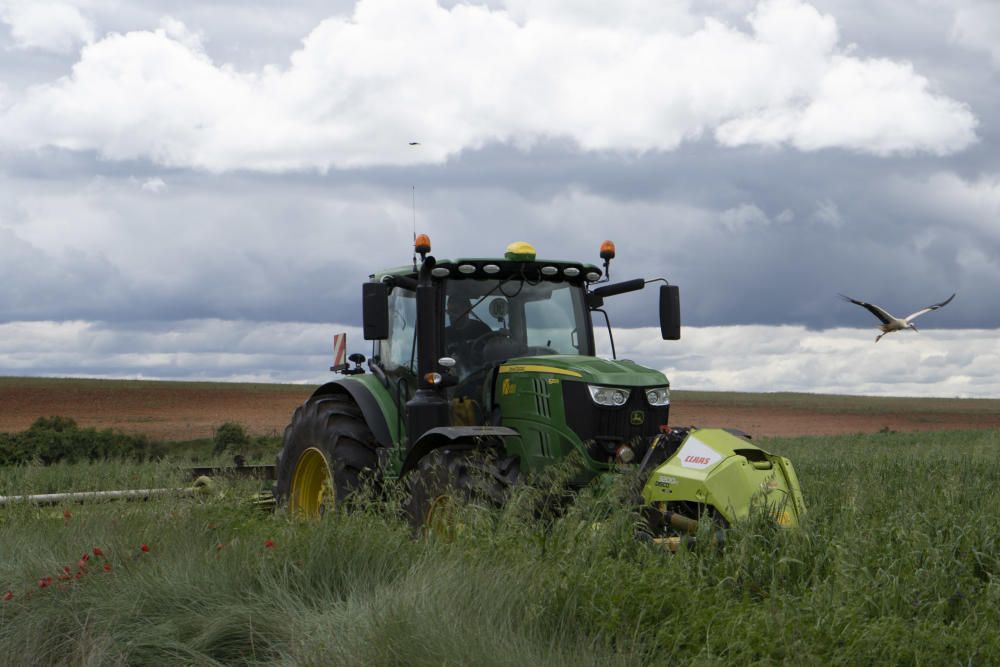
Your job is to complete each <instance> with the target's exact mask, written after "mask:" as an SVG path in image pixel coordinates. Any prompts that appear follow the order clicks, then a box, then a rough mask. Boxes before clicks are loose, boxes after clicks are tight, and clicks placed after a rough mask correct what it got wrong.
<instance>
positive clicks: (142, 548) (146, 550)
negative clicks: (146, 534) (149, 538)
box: [139, 544, 149, 554]
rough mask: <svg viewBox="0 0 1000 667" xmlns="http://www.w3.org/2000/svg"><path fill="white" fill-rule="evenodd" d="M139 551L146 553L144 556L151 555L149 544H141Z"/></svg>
mask: <svg viewBox="0 0 1000 667" xmlns="http://www.w3.org/2000/svg"><path fill="white" fill-rule="evenodd" d="M139 550H140V551H142V553H144V554H145V553H149V545H148V544H140V545H139Z"/></svg>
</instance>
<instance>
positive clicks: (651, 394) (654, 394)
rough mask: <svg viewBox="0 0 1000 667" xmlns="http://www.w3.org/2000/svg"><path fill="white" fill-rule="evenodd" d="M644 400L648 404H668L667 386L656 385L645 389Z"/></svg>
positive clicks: (668, 390) (668, 392) (668, 391)
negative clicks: (653, 387)
mask: <svg viewBox="0 0 1000 667" xmlns="http://www.w3.org/2000/svg"><path fill="white" fill-rule="evenodd" d="M646 400H647V401H649V404H650V405H655V406H663V405H670V389H669V388H667V387H656V388H655V389H647V390H646Z"/></svg>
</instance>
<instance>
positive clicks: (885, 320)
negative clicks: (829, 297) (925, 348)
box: [840, 294, 955, 343]
mask: <svg viewBox="0 0 1000 667" xmlns="http://www.w3.org/2000/svg"><path fill="white" fill-rule="evenodd" d="M840 297H841V298H842V299H844V300H845V301H850V302H851V303H856V304H858V305H859V306H861V307H862V308H864V309H866V310H867V311H868V312H870V313H871V314H872V315H874V316H875V317H877V318H878V319H879V320H880V321H881V322H882V324H881V325H880V326H879V329H881V330H882V333H880V334H879V335H878V336H876V337H875V342H876V343H877V342H878V341H879V338H881V337H882V336H884V335H886V334H887V333H892V332H893V331H902V330H903V329H913V330H914V331H916V330H917V328H916V327H915V326H913V324H912V321H913V320H915V319H916V318H918V317H920V316H921V315H923V314H924V313H929V312H931V311H932V310H937V309H938V308H943V307H945V306H947V305H948V304H949V303H951V300H952V299H954V298H955V295H954V294H952V295H951V296H949V297H948V298H947V299H945V300H944V301H942V302H941V303H935V304H934V305H933V306H927V307H926V308H921V309H920V310H918V311H917V312H915V313H912V314H910V315H907V316H906V317H903V318H900V317H896V316H894V315H892V314H891V313H889V312H887V311H886V310H885V309H883V308H879V307H878V306H876V305H875V304H873V303H865V302H864V301H858V300H857V299H852V298H851V297H849V296H844V295H843V294H841V295H840Z"/></svg>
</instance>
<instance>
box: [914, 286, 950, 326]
mask: <svg viewBox="0 0 1000 667" xmlns="http://www.w3.org/2000/svg"><path fill="white" fill-rule="evenodd" d="M957 293H958V292H956V293H955V294H957ZM955 294H952V295H951V296H949V297H948V298H947V299H945V300H944V301H942V302H941V303H935V304H934V305H933V306H927V307H926V308H921V309H920V310H918V311H917V312H915V313H913V314H912V315H907V316H906V321H907V322H909V321H910V320H912V319H914V318H917V317H919V316H921V315H923V314H924V313H929V312H931V311H932V310H937V309H938V308H943V307H945V306H947V305H948V304H949V303H951V300H952V299H954V298H955Z"/></svg>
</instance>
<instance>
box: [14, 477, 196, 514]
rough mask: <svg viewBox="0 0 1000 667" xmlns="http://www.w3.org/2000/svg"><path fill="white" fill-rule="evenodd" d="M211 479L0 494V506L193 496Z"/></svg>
mask: <svg viewBox="0 0 1000 667" xmlns="http://www.w3.org/2000/svg"><path fill="white" fill-rule="evenodd" d="M212 486H213V485H212V480H211V479H209V478H208V477H199V478H198V479H196V480H195V481H194V486H190V487H186V488H180V489H123V490H118V491H72V492H68V493H39V494H35V495H26V496H0V507H6V506H7V505H13V504H15V503H28V504H32V505H58V504H60V503H86V502H94V501H102V500H149V499H150V498H153V497H157V496H170V495H177V496H193V495H198V494H203V493H210V492H211V490H212Z"/></svg>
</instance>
